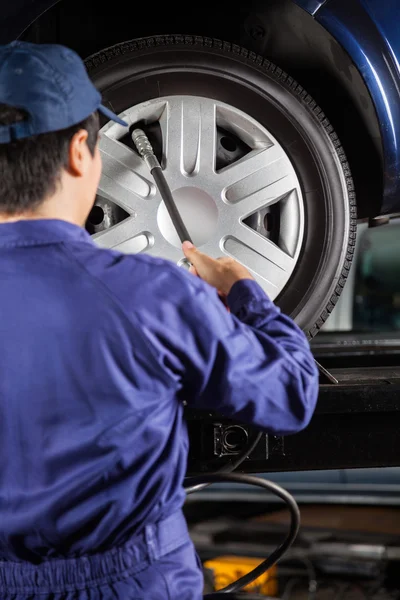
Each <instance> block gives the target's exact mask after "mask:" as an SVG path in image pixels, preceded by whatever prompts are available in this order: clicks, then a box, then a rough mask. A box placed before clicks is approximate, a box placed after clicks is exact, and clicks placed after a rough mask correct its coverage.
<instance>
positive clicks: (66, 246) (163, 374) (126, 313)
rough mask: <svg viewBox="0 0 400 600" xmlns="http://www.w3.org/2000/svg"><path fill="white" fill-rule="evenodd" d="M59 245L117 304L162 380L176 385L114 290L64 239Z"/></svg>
mask: <svg viewBox="0 0 400 600" xmlns="http://www.w3.org/2000/svg"><path fill="white" fill-rule="evenodd" d="M60 246H61V247H62V249H63V250H64V253H65V254H67V255H68V256H69V257H70V258H71V259H73V261H74V262H75V264H76V265H77V266H78V267H79V268H80V269H81V270H82V271H84V272H85V273H86V274H87V275H88V276H89V277H90V278H91V279H92V281H93V282H95V283H96V284H97V286H98V287H99V288H100V289H102V290H103V292H104V293H106V294H107V296H108V297H109V298H110V300H111V301H112V302H113V303H114V304H115V305H116V306H117V308H118V310H119V311H120V312H121V313H122V315H123V317H124V318H125V319H126V320H127V321H128V322H129V324H130V326H131V327H132V326H133V327H134V328H135V331H136V332H137V333H138V334H139V335H140V336H141V339H142V341H143V342H144V343H145V345H146V347H147V349H148V350H149V352H150V354H151V356H152V358H153V361H154V366H155V368H156V369H157V372H158V373H159V375H161V374H162V375H161V376H162V377H163V379H164V382H165V383H166V384H168V385H170V384H171V383H173V384H174V386H176V380H175V379H174V378H173V377H172V376H169V375H168V374H167V373H166V372H165V371H161V370H160V369H159V368H157V355H156V354H155V352H154V349H153V347H152V346H151V343H150V341H149V340H148V339H147V337H146V336H144V335H142V333H141V330H140V327H138V326H137V323H136V322H135V321H134V320H133V319H131V316H130V315H129V314H128V312H127V311H126V310H125V308H124V306H123V304H122V303H121V302H120V300H119V298H118V297H117V296H116V295H115V294H114V292H113V291H112V290H111V289H110V288H109V287H108V285H106V284H105V283H104V282H103V281H102V280H101V279H99V278H98V277H97V276H96V275H94V274H93V273H91V272H90V271H89V270H88V269H87V268H86V266H85V265H84V264H82V262H81V261H80V260H79V259H78V258H77V257H76V256H75V254H74V253H73V252H72V251H71V250H70V249H69V248H68V245H67V243H65V242H64V241H62V242H60ZM167 378H168V379H167Z"/></svg>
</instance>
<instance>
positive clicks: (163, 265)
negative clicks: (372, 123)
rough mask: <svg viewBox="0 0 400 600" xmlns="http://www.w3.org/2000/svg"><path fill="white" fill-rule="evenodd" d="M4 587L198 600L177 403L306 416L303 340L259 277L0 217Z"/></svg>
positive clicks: (21, 593) (310, 366) (27, 595)
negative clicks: (181, 264)
mask: <svg viewBox="0 0 400 600" xmlns="http://www.w3.org/2000/svg"><path fill="white" fill-rule="evenodd" d="M0 282H1V285H0V598H1V600H11V599H12V600H22V599H29V600H61V599H63V600H78V599H79V600H110V599H111V598H112V599H121V600H139V599H142V600H145V599H146V600H167V599H169V600H178V599H179V600H198V599H199V598H200V597H201V595H202V585H203V584H202V575H201V570H200V565H199V563H198V559H197V557H196V553H195V551H194V549H193V546H192V543H191V541H190V538H189V537H188V533H187V529H186V524H185V520H184V518H183V516H182V512H181V507H182V505H183V502H184V499H185V494H184V491H183V487H182V481H183V478H184V475H185V469H186V460H187V452H188V436H187V430H186V426H185V423H184V421H183V409H182V400H184V399H185V400H186V401H187V402H188V403H189V404H190V405H191V406H193V407H202V408H208V409H213V410H216V411H218V412H219V413H222V414H224V415H226V416H227V417H231V416H234V417H235V418H237V419H239V420H241V421H244V422H248V423H250V424H254V425H256V426H259V427H260V428H262V429H264V430H266V431H269V432H276V433H281V434H285V433H292V432H295V431H298V430H300V429H301V428H302V427H304V426H305V425H307V423H308V421H309V419H310V417H311V415H312V412H313V410H314V406H315V402H316V397H317V381H318V376H317V372H316V369H315V366H314V361H313V358H312V355H311V353H310V349H309V345H308V343H307V340H306V338H305V336H304V335H303V333H302V332H301V331H300V330H299V329H298V328H297V327H296V325H294V323H293V322H292V321H291V320H290V319H288V318H287V317H285V316H284V315H282V314H281V313H280V311H279V309H277V308H276V307H275V306H274V304H273V303H272V302H271V301H270V300H269V299H268V298H267V297H266V295H265V294H264V292H263V291H262V290H261V288H260V287H259V286H258V285H257V283H255V282H253V281H243V282H238V283H236V284H235V285H234V287H233V289H232V291H231V293H230V295H229V297H228V303H229V306H230V309H231V313H228V312H227V310H226V309H225V308H224V306H223V305H222V303H221V302H220V300H219V299H218V297H217V294H216V291H215V290H214V289H212V288H211V287H209V286H208V285H207V284H205V283H204V282H202V281H201V280H199V279H198V278H196V277H193V276H192V275H190V274H189V273H187V272H186V271H185V270H183V269H180V268H178V267H176V266H174V265H173V264H171V263H168V262H165V261H163V260H158V259H154V258H151V257H148V256H145V255H136V256H127V255H122V254H120V253H118V252H114V251H108V250H100V249H99V248H97V247H96V246H95V245H94V243H93V242H92V240H91V238H90V236H89V235H88V234H87V233H86V232H85V231H84V230H83V229H81V228H79V227H77V226H75V225H72V224H69V223H66V222H63V221H58V220H38V221H22V222H17V223H7V224H2V225H0Z"/></svg>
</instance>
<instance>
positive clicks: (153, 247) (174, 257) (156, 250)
mask: <svg viewBox="0 0 400 600" xmlns="http://www.w3.org/2000/svg"><path fill="white" fill-rule="evenodd" d="M146 254H149V255H150V256H155V257H156V258H159V257H160V256H162V257H163V258H165V259H166V260H171V261H172V262H174V263H177V262H178V260H179V259H180V258H183V255H182V252H181V251H180V250H179V249H178V248H176V247H175V246H172V244H170V243H169V242H167V240H166V239H165V238H164V236H162V235H161V233H159V232H156V233H155V234H154V235H152V240H151V244H150V245H149V246H148V247H147V248H146Z"/></svg>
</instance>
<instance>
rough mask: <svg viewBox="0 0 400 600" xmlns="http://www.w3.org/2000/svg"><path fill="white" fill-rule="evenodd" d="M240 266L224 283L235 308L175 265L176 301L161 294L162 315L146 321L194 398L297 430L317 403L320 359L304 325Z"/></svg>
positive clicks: (282, 430) (192, 401) (271, 427)
mask: <svg viewBox="0 0 400 600" xmlns="http://www.w3.org/2000/svg"><path fill="white" fill-rule="evenodd" d="M202 256H204V255H202ZM190 258H191V260H192V263H193V262H194V260H193V256H191V257H190ZM210 260H211V261H212V260H213V259H210ZM214 262H217V261H214ZM235 264H236V265H237V263H235ZM196 266H197V267H198V265H196ZM241 268H242V269H243V273H242V275H243V276H242V277H236V278H235V277H233V279H232V281H230V280H229V282H228V283H227V286H226V287H225V289H222V291H223V292H226V291H227V290H228V288H230V289H229V293H228V295H227V303H228V305H229V307H230V311H231V312H230V313H229V312H228V311H227V310H226V308H225V307H224V305H223V304H222V302H221V301H220V300H219V298H218V296H217V292H216V290H215V289H213V288H212V287H211V286H210V285H207V284H206V283H204V282H203V281H201V280H199V279H198V278H197V277H194V276H193V275H190V274H188V273H185V272H182V270H180V269H179V270H178V269H173V270H172V268H171V267H168V271H169V274H168V275H167V274H166V276H167V278H168V280H169V284H170V285H171V286H172V285H173V286H174V303H173V304H172V303H171V302H169V300H168V297H167V296H166V297H165V300H163V299H161V300H160V303H159V305H158V310H157V312H158V315H157V318H156V319H152V321H151V325H150V327H147V325H146V324H144V328H145V331H146V333H147V335H148V337H149V338H150V341H151V342H152V344H153V345H154V346H155V348H156V350H157V353H158V355H159V357H160V361H161V362H162V363H163V365H164V366H165V367H167V368H168V370H169V371H170V373H171V375H172V376H173V377H174V378H175V379H176V380H177V381H179V382H180V385H181V397H182V398H183V399H185V400H186V401H187V402H188V405H189V406H193V407H198V408H204V409H210V410H215V411H217V412H218V413H220V414H222V415H224V416H226V417H233V418H235V419H237V420H241V421H243V422H246V423H249V424H252V425H256V426H258V427H260V428H262V429H264V430H266V431H268V432H271V433H277V434H278V433H279V434H288V433H294V432H296V431H299V430H301V429H303V428H304V427H305V426H306V425H307V424H308V422H309V420H310V418H311V416H312V413H313V411H314V408H315V404H316V400H317V395H318V372H317V369H316V367H315V363H314V359H313V356H312V354H311V351H310V347H309V344H308V342H307V339H306V337H305V335H304V334H303V333H302V331H301V330H300V329H299V328H298V327H297V326H296V325H295V323H294V322H293V321H292V320H291V319H289V318H288V317H286V316H285V315H283V314H281V312H280V310H279V309H278V308H277V307H276V306H275V305H274V304H273V302H272V301H271V300H269V298H268V297H267V295H266V294H265V293H264V291H263V290H262V289H261V288H260V287H259V285H258V284H257V283H256V282H255V281H253V280H251V276H250V275H249V274H248V272H247V271H245V270H244V268H243V267H241ZM178 271H179V272H178ZM246 274H247V275H246ZM220 275H221V274H220ZM228 279H229V277H228ZM172 280H174V281H172ZM234 281H235V282H234ZM219 282H220V283H221V277H220V278H219ZM232 282H234V283H233V286H232V285H231V284H232ZM156 323H158V324H159V325H156Z"/></svg>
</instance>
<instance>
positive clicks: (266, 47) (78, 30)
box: [24, 0, 383, 218]
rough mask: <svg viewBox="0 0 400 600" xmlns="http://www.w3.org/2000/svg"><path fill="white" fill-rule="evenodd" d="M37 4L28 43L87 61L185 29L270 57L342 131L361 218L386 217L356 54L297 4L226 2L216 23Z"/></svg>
mask: <svg viewBox="0 0 400 600" xmlns="http://www.w3.org/2000/svg"><path fill="white" fill-rule="evenodd" d="M37 4H38V6H39V5H41V6H42V10H41V11H40V14H38V15H37V19H36V21H35V22H34V23H33V25H32V26H31V27H30V29H28V30H27V32H26V34H25V35H24V38H26V39H30V40H34V41H41V42H42V41H43V42H47V41H56V42H60V43H64V44H67V45H69V46H71V47H73V48H75V49H76V50H77V51H78V52H79V53H80V54H81V55H82V56H83V57H87V56H88V55H89V54H91V53H93V52H96V51H98V50H100V49H102V48H104V47H106V46H110V45H113V44H115V43H118V42H121V41H125V40H127V39H133V38H135V37H143V36H148V35H156V34H165V33H177V32H178V33H188V34H199V35H206V36H210V37H220V38H224V39H226V40H227V41H230V42H234V43H238V44H240V45H242V46H245V47H247V48H249V49H250V50H253V51H254V52H257V53H259V54H261V55H263V56H265V57H267V58H269V59H270V60H271V61H272V62H274V63H276V64H278V65H279V66H280V67H282V69H284V70H285V71H287V72H288V73H290V75H292V76H293V77H295V78H296V79H297V80H298V81H299V83H300V84H301V85H302V86H303V87H304V88H305V89H306V90H307V91H308V92H309V93H310V94H311V96H313V97H314V99H315V100H316V101H317V103H318V104H319V105H320V106H321V107H322V109H323V110H324V112H325V113H326V115H327V117H328V118H329V120H330V122H331V123H332V125H333V126H334V128H335V130H336V131H337V133H338V135H339V138H340V140H341V143H342V144H343V147H344V149H345V151H346V154H347V157H348V160H349V164H350V167H351V170H352V175H353V179H354V183H355V189H356V193H357V204H358V214H359V217H360V218H364V217H370V216H376V215H377V214H379V212H380V209H381V200H382V192H383V148H382V139H381V133H380V127H379V122H378V118H377V114H376V111H375V107H374V103H373V100H372V98H371V95H370V93H369V91H368V89H367V87H366V85H365V83H364V81H363V79H362V77H361V75H360V73H359V71H358V70H357V68H356V67H355V66H354V64H353V62H352V60H351V58H350V56H349V55H348V54H347V53H346V52H345V51H344V50H343V48H342V47H341V46H340V45H339V44H338V43H337V42H336V41H335V39H334V38H333V37H332V36H331V35H330V34H329V33H328V32H327V31H326V29H325V28H324V27H322V25H320V24H319V23H318V22H317V21H316V20H315V19H314V18H313V17H312V16H311V15H310V14H309V13H307V12H306V11H305V10H304V9H303V8H300V7H299V6H298V5H297V4H295V2H293V0H261V1H260V0H252V1H251V2H250V3H246V6H245V7H243V8H239V10H238V11H237V12H236V13H235V14H232V10H231V9H230V10H229V13H228V12H227V10H228V7H229V3H227V2H225V1H223V2H221V3H219V4H218V6H217V8H215V4H214V8H213V19H210V18H209V12H208V11H207V8H208V6H209V10H211V6H212V4H211V3H210V5H208V4H207V3H206V4H205V5H202V6H204V8H203V9H202V11H201V12H199V13H197V14H193V13H191V14H187V13H185V14H180V13H179V14H176V13H175V12H174V11H170V10H168V9H169V8H170V5H168V7H165V9H162V8H160V9H158V11H157V14H156V15H153V16H152V18H151V19H149V15H148V14H147V13H146V12H145V10H144V9H143V14H140V15H139V14H138V16H137V18H136V19H135V21H134V22H132V23H130V22H129V19H121V18H120V15H121V14H124V12H125V10H124V7H127V8H128V7H129V6H130V5H131V0H118V4H119V7H120V10H114V11H113V14H114V15H115V17H113V16H110V12H109V11H108V12H107V14H106V13H105V12H104V13H103V12H102V9H100V8H99V6H98V0H87V2H85V4H84V5H83V6H84V8H83V7H82V2H81V0H43V1H42V0H39V2H38V3H37ZM243 4H245V3H243ZM43 6H47V8H45V9H43ZM176 7H177V9H178V8H179V3H177V4H176ZM83 10H84V12H82V11H83ZM104 10H105V9H104ZM77 11H79V17H80V18H79V23H78V22H77V20H76V15H77V14H78V12H77ZM178 12H179V11H178V10H177V13H178ZM227 14H229V19H227V18H226V15H227Z"/></svg>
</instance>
